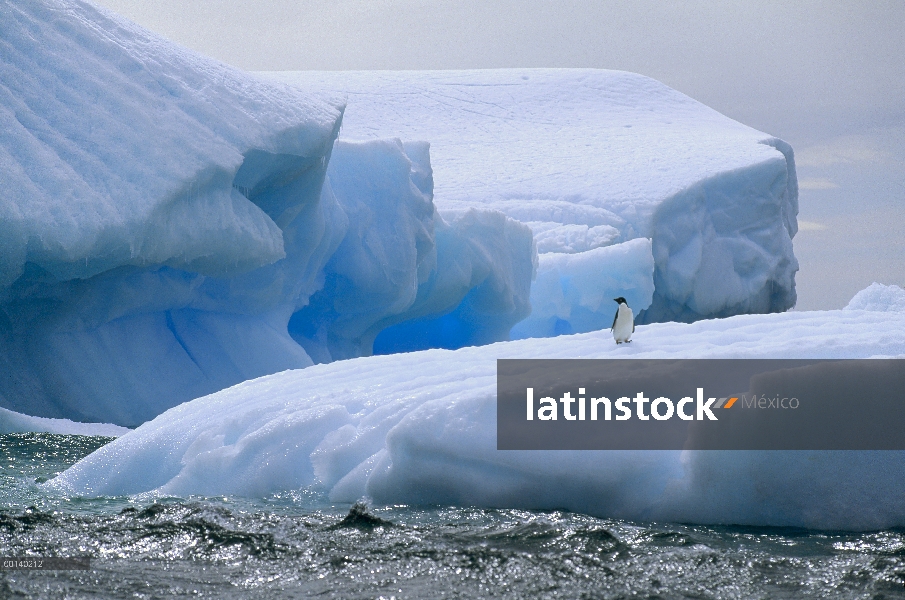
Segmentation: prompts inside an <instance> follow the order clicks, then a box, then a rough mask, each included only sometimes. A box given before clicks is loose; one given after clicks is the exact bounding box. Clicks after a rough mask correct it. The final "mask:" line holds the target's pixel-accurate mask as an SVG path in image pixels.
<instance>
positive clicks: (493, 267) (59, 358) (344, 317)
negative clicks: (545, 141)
mask: <svg viewBox="0 0 905 600" xmlns="http://www.w3.org/2000/svg"><path fill="white" fill-rule="evenodd" d="M0 49H2V52H0V190H2V192H0V372H3V373H4V377H2V378H0V404H2V405H3V406H5V407H7V408H10V409H13V410H15V411H18V412H21V413H26V414H30V415H37V416H42V417H66V418H70V419H75V420H80V421H102V422H115V423H118V424H124V425H136V424H139V423H141V422H143V421H145V420H147V419H150V418H152V417H154V416H155V415H157V414H159V413H161V412H162V411H164V410H166V409H167V408H169V407H171V406H175V405H177V404H179V403H180V402H184V401H186V400H190V399H192V398H195V397H198V396H201V395H204V394H207V393H210V392H213V391H216V390H219V389H222V388H224V387H227V386H230V385H233V384H235V383H238V382H240V381H243V380H246V379H250V378H254V377H258V376H260V375H265V374H269V373H274V372H277V371H281V370H284V369H290V368H300V367H306V366H309V365H311V364H313V362H314V361H315V360H316V361H318V362H320V361H329V360H333V359H336V358H346V357H350V356H359V355H362V354H365V355H366V354H370V353H371V352H372V345H373V341H374V338H375V337H376V336H377V335H378V334H379V333H380V332H381V331H382V330H383V329H386V328H389V327H391V326H393V325H396V324H397V323H401V322H403V321H406V320H417V321H418V322H419V323H420V324H421V329H422V330H424V332H425V333H423V334H422V335H421V337H420V338H419V337H417V336H414V337H413V336H408V339H406V340H405V341H404V344H407V346H408V347H412V348H420V347H429V346H430V345H432V344H433V343H434V341H435V340H434V339H433V338H432V337H431V335H430V333H429V330H430V329H431V327H433V328H434V329H437V328H438V327H439V328H440V329H441V330H442V329H443V327H448V328H449V327H451V328H452V329H454V330H455V331H454V333H455V336H456V337H455V339H456V343H457V344H459V345H462V344H469V343H483V342H488V341H496V340H499V339H505V338H506V336H507V335H508V332H509V328H511V326H512V325H513V324H515V323H516V322H517V321H519V320H521V319H522V318H524V317H525V316H526V315H527V314H528V312H529V302H528V294H529V288H530V282H531V278H532V276H533V271H534V260H535V259H534V254H533V246H532V244H533V240H532V236H531V231H530V229H529V228H528V227H526V226H524V225H520V224H518V223H516V222H515V221H513V220H511V219H507V218H506V217H505V216H503V215H502V214H500V213H494V212H493V211H490V210H487V209H483V210H466V211H461V212H460V214H458V215H454V216H451V217H450V219H448V220H445V219H443V218H442V217H440V216H439V215H438V214H437V213H436V210H435V208H434V205H433V203H432V188H433V180H432V175H431V169H430V158H429V147H428V145H427V144H426V143H414V142H412V143H408V144H407V145H403V144H402V143H401V142H399V141H398V140H373V141H368V142H363V143H346V142H341V143H337V144H335V146H334V143H335V140H336V136H337V132H338V130H339V127H340V124H341V118H342V110H343V107H342V104H341V103H336V102H329V101H325V100H323V99H319V98H318V97H315V96H313V95H312V94H307V93H302V92H299V91H297V90H295V89H294V88H291V87H288V86H285V85H283V84H279V83H275V82H272V81H265V80H261V79H259V78H257V77H255V76H252V75H249V74H246V73H243V72H241V71H238V70H236V69H233V68H231V67H228V66H226V65H223V64H220V63H217V62H215V61H213V60H209V59H206V58H203V57H199V56H197V55H195V54H193V53H191V52H189V51H187V50H185V49H182V48H179V47H177V46H175V45H173V44H171V43H170V42H167V41H166V40H164V39H162V38H160V37H158V36H156V35H154V34H151V33H150V32H147V31H145V30H143V29H141V28H139V27H137V26H135V25H133V24H131V23H129V22H127V21H125V20H123V19H121V18H119V17H116V16H115V15H112V14H110V13H107V12H105V11H102V10H100V9H97V8H95V7H93V6H92V5H90V4H87V3H84V2H78V1H69V0H60V1H47V2H42V1H36V0H29V1H26V2H6V1H4V2H0ZM441 317H443V318H445V319H446V321H449V322H444V323H440V324H439V325H438V324H437V323H436V320H437V319H439V318H441ZM441 337H442V336H441ZM450 337H452V336H450ZM383 344H384V346H387V347H393V346H399V345H400V344H403V342H401V341H399V340H397V339H396V336H394V335H392V334H388V335H387V336H386V339H385V340H384V342H383ZM440 345H442V344H440ZM312 357H313V359H314V360H312Z"/></svg>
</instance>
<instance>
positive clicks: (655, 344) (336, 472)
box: [45, 310, 905, 530]
mask: <svg viewBox="0 0 905 600" xmlns="http://www.w3.org/2000/svg"><path fill="white" fill-rule="evenodd" d="M902 331H905V311H901V310H897V311H886V312H881V311H871V310H837V311H819V312H788V313H782V314H772V315H741V316H735V317H730V318H726V319H714V320H701V321H698V322H696V323H693V324H684V323H676V322H673V323H656V324H650V325H642V326H639V327H638V328H637V331H636V333H635V336H634V338H633V341H632V344H630V345H620V346H616V344H615V343H614V342H613V340H612V337H611V336H610V335H609V332H608V331H598V332H592V333H586V334H577V335H571V336H559V337H555V338H533V339H525V340H518V341H512V342H503V343H497V344H492V345H487V346H480V347H468V348H462V349H459V350H455V351H450V350H440V349H433V350H426V351H420V352H412V353H404V354H394V355H388V356H371V357H363V358H357V359H352V360H347V361H339V362H334V363H330V364H322V365H316V366H313V367H309V368H307V369H304V370H301V371H286V372H283V373H279V374H275V375H270V376H267V377H263V378H260V379H256V380H254V381H246V382H244V383H241V384H239V385H237V386H234V387H231V388H229V389H226V390H223V391H220V392H217V393H215V394H212V395H210V396H207V397H204V398H199V399H196V400H194V401H192V402H188V403H185V404H182V405H180V406H177V407H175V408H172V409H170V410H169V411H167V412H166V413H164V414H162V415H160V416H159V417H157V418H156V419H154V420H153V421H151V422H149V423H145V424H144V425H142V426H141V427H139V428H138V429H136V430H134V431H132V432H130V433H128V434H126V435H124V436H122V437H120V438H118V439H117V440H115V441H114V442H112V443H110V444H109V445H107V446H104V447H103V448H101V449H99V450H98V451H96V452H95V453H93V454H91V455H89V456H88V457H86V458H85V459H83V460H82V461H81V462H79V463H77V464H75V465H74V466H72V467H71V468H70V469H68V470H67V471H65V472H63V473H62V474H61V475H59V476H58V477H57V478H56V479H53V480H51V481H49V482H48V483H47V484H45V485H46V486H47V487H48V489H50V490H57V491H59V492H61V493H65V494H77V495H87V496H94V495H121V494H139V493H151V494H160V495H177V496H186V495H191V494H206V495H221V494H236V495H243V496H262V495H267V494H271V493H274V492H278V491H281V490H288V489H297V488H299V487H303V486H309V485H315V486H320V487H323V488H324V489H325V490H327V492H328V493H329V496H330V498H331V499H332V500H334V501H336V502H350V503H351V502H354V501H356V500H358V499H359V498H361V497H369V498H371V499H372V500H373V501H374V502H377V503H386V504H402V503H404V504H455V505H474V506H483V507H520V508H526V509H566V510H573V511H579V512H584V513H588V514H592V515H598V516H605V517H613V518H623V519H636V520H645V521H661V520H662V521H673V522H693V523H734V524H751V525H776V526H798V527H811V528H823V529H843V530H861V529H880V528H887V527H892V526H902V525H905V460H903V453H902V452H860V451H859V452H717V451H710V452H706V451H694V452H681V451H675V452H672V451H647V452H644V451H624V452H612V451H610V452H608V451H555V452H554V451H498V450H496V402H495V400H496V360H497V359H499V358H536V357H539V356H543V357H545V358H626V359H630V358H739V359H740V358H876V357H896V358H905V338H903V336H902V335H901V333H902Z"/></svg>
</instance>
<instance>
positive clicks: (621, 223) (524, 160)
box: [267, 69, 798, 331]
mask: <svg viewBox="0 0 905 600" xmlns="http://www.w3.org/2000/svg"><path fill="white" fill-rule="evenodd" d="M267 75H268V76H269V77H272V78H274V79H278V80H281V81H285V82H287V83H290V84H293V85H296V86H298V87H299V88H300V89H305V90H314V89H317V90H322V91H324V92H325V93H332V94H334V95H336V96H337V97H342V98H344V99H346V100H347V102H348V105H347V108H346V113H345V116H344V118H343V128H342V131H341V133H340V137H341V138H342V139H374V138H381V137H386V136H400V137H402V138H403V139H424V140H430V142H431V153H432V164H433V170H434V174H435V179H436V187H435V201H436V204H437V206H438V208H439V210H440V211H441V213H442V212H443V211H445V210H449V209H453V208H458V209H461V208H463V207H473V206H482V207H491V208H494V209H497V210H500V211H502V212H503V213H505V214H507V215H508V216H510V217H512V218H514V219H517V220H519V221H521V222H524V223H526V224H528V225H530V226H531V227H532V229H534V231H535V235H536V240H537V246H538V251H539V252H540V253H541V254H543V253H545V252H566V253H576V252H585V251H589V250H593V249H594V248H597V247H601V246H609V245H614V244H619V243H622V242H626V241H629V240H633V239H635V238H639V237H646V238H649V239H650V240H651V243H652V253H653V257H654V264H655V270H654V274H653V283H654V287H655V289H654V294H653V298H652V301H651V302H650V303H649V305H648V304H643V305H635V306H634V308H635V312H636V314H637V313H638V312H639V311H640V310H642V309H646V310H644V312H643V313H642V314H641V318H640V321H642V322H654V321H664V320H681V321H693V320H696V319H700V318H712V317H722V316H729V315H734V314H744V313H768V312H780V311H784V310H787V309H788V308H790V307H792V306H793V305H794V304H795V300H796V295H795V279H794V277H795V272H796V271H797V269H798V263H797V261H796V259H795V256H794V254H793V252H792V237H793V236H794V235H795V233H796V232H797V229H798V226H797V214H798V184H797V178H796V174H795V164H794V159H793V153H792V149H791V147H789V145H788V144H786V143H785V142H783V141H781V140H778V139H776V138H773V137H771V136H769V135H767V134H764V133H761V132H759V131H755V130H754V129H751V128H750V127H746V126H744V125H742V124H740V123H737V122H735V121H733V120H731V119H729V118H727V117H725V116H723V115H721V114H719V113H717V112H716V111H714V110H712V109H710V108H708V107H706V106H704V105H702V104H700V103H699V102H696V101H694V100H692V99H691V98H689V97H687V96H685V95H683V94H681V93H679V92H677V91H675V90H673V89H670V88H669V87H667V86H665V85H663V84H661V83H659V82H657V81H654V80H652V79H650V78H647V77H644V76H641V75H636V74H633V73H625V72H618V71H603V70H595V69H494V70H486V71H480V70H479V71H399V72H388V71H383V72H380V71H359V72H349V71H343V72H279V73H268V74H267ZM600 259H601V261H600V262H599V263H598V268H599V270H600V271H601V272H603V271H606V268H607V265H606V263H605V261H603V260H602V256H601V257H600ZM585 260H587V261H590V260H592V258H591V257H587V258H586V259H585ZM542 262H543V261H542ZM572 264H575V265H576V266H577V265H579V264H580V265H581V267H580V268H581V269H582V270H584V269H585V268H586V265H587V263H585V262H584V261H576V262H574V263H572ZM560 273H561V275H562V277H563V278H564V280H565V279H567V278H568V277H569V274H567V273H565V272H563V271H560ZM620 295H621V294H620ZM626 297H628V296H627V295H626ZM545 301H546V302H548V303H549V302H552V301H553V299H545ZM574 308H575V309H576V310H574V311H573V312H574V313H575V314H581V313H582V310H580V308H581V307H580V306H577V305H576V306H575V307H574ZM585 308H586V307H585ZM606 312H610V307H607V311H606ZM599 317H600V318H602V317H603V315H599ZM566 329H568V330H572V331H586V330H587V329H584V328H583V327H582V326H581V323H580V321H575V322H568V323H567V324H566Z"/></svg>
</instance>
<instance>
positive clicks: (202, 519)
mask: <svg viewBox="0 0 905 600" xmlns="http://www.w3.org/2000/svg"><path fill="white" fill-rule="evenodd" d="M108 441H109V439H108V438H96V437H81V436H63V435H50V434H13V435H3V436H0V556H3V557H23V556H32V557H51V556H58V557H75V556H88V557H90V569H89V570H9V569H6V570H0V598H2V599H6V598H69V599H78V598H148V599H150V598H173V597H192V598H255V599H256V600H261V599H265V598H307V597H320V598H476V597H487V598H871V599H876V598H905V530H888V531H875V532H866V533H845V532H825V531H824V532H822V531H807V530H800V529H789V528H766V527H728V526H720V527H712V526H699V525H684V524H675V523H632V522H625V521H618V520H609V519H598V518H593V517H589V516H586V515H581V514H575V513H568V512H560V511H546V512H535V511H525V510H512V509H494V510H490V509H476V508H461V507H448V506H432V507H415V506H371V507H367V506H364V505H355V506H351V507H350V506H349V505H347V504H346V505H339V504H332V503H330V502H329V501H328V500H327V499H326V498H325V497H324V495H323V494H322V493H321V492H320V491H319V490H317V489H305V490H298V491H296V492H293V493H287V494H279V495H274V496H270V497H267V498H263V499H255V500H251V499H243V498H233V497H216V498H209V497H208V498H160V497H140V496H139V497H119V498H110V497H108V498H95V499H82V498H68V497H63V496H57V495H53V494H49V493H47V492H45V491H44V490H43V489H42V488H41V487H40V485H39V484H40V483H41V482H43V481H45V480H46V479H48V478H50V477H52V476H53V475H54V474H56V473H58V472H60V471H61V470H63V469H65V468H66V467H67V466H68V465H70V464H72V463H74V462H75V461H77V460H78V459H79V458H81V457H82V456H84V455H86V454H88V453H89V452H91V451H92V450H94V449H96V448H98V447H100V446H102V445H103V444H104V443H106V442H108Z"/></svg>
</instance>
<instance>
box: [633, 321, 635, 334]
mask: <svg viewBox="0 0 905 600" xmlns="http://www.w3.org/2000/svg"><path fill="white" fill-rule="evenodd" d="M632 333H635V322H634V321H632Z"/></svg>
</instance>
